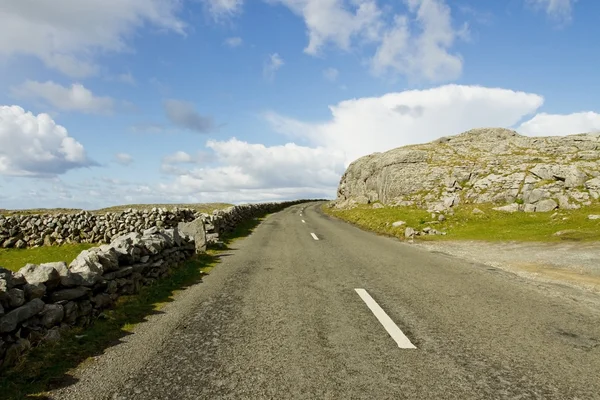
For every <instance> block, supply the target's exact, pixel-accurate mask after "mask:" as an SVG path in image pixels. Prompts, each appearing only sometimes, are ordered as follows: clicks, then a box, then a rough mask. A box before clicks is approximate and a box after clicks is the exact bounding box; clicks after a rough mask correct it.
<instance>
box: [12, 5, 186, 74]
mask: <svg viewBox="0 0 600 400" xmlns="http://www.w3.org/2000/svg"><path fill="white" fill-rule="evenodd" d="M180 6H181V1H180V0H108V1H107V0H86V1H81V0H61V1H60V2H58V3H57V2H38V1H33V0H19V1H2V2H0V21H2V24H1V25H0V56H8V57H11V56H15V55H26V56H34V57H37V58H39V59H40V60H42V62H43V63H44V64H45V65H46V66H47V67H49V68H52V69H56V70H58V71H60V72H62V73H64V74H66V75H68V76H71V77H74V78H83V77H86V76H90V75H94V74H96V73H98V71H99V67H98V65H97V64H96V62H95V57H96V55H97V54H99V53H106V52H123V51H126V50H128V49H129V45H128V43H127V42H128V39H129V38H130V37H131V36H132V35H133V34H134V32H135V31H136V30H137V29H139V28H141V27H142V26H147V25H150V26H153V27H156V28H159V29H161V30H166V31H172V32H177V33H179V34H184V33H185V28H186V25H185V23H184V22H183V21H181V20H180V19H179V18H178V17H177V12H178V11H179V9H180Z"/></svg>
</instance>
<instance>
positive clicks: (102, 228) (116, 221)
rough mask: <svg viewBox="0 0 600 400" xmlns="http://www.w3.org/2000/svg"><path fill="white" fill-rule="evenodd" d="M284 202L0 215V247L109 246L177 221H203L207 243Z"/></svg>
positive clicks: (166, 226) (174, 223)
mask: <svg viewBox="0 0 600 400" xmlns="http://www.w3.org/2000/svg"><path fill="white" fill-rule="evenodd" d="M281 204H290V202H286V203H261V204H245V205H239V206H232V207H229V208H227V209H225V210H216V211H214V212H213V214H204V213H200V212H197V211H195V210H192V209H179V208H175V209H173V210H167V209H166V208H152V209H149V210H136V209H128V210H125V211H122V212H111V213H105V214H92V213H90V212H89V211H81V212H79V213H76V214H55V215H50V214H42V215H38V214H36V215H12V216H3V215H0V247H3V248H11V247H16V248H27V247H36V246H50V245H60V244H63V243H110V241H111V240H112V238H115V237H117V236H120V235H124V234H127V233H131V232H137V233H142V232H143V231H144V230H146V229H150V228H152V227H158V228H165V229H169V228H174V227H176V226H177V225H178V224H179V223H180V222H190V221H193V220H195V219H196V218H202V219H203V220H204V221H205V223H206V224H207V227H208V229H207V232H208V234H209V235H208V239H209V241H215V240H217V238H218V235H219V233H222V232H227V231H228V230H231V229H232V226H235V224H236V223H237V222H238V221H239V220H241V219H244V218H247V217H252V216H253V215H257V214H259V213H263V212H265V211H266V212H269V211H271V210H276V209H277V208H278V207H280V206H281Z"/></svg>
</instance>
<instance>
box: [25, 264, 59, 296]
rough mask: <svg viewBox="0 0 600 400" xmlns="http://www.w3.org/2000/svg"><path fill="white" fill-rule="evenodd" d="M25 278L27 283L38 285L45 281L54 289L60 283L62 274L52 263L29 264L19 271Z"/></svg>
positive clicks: (48, 286) (50, 288)
mask: <svg viewBox="0 0 600 400" xmlns="http://www.w3.org/2000/svg"><path fill="white" fill-rule="evenodd" d="M17 275H21V276H23V277H24V278H25V280H26V281H27V283H29V284H32V285H36V284H38V283H43V284H44V285H46V288H48V289H49V290H52V289H54V288H55V287H56V286H58V284H59V283H60V274H59V273H58V271H57V270H56V269H55V268H54V266H53V265H52V264H50V263H48V264H41V265H36V264H27V265H25V266H24V267H23V268H21V269H20V270H19V272H17Z"/></svg>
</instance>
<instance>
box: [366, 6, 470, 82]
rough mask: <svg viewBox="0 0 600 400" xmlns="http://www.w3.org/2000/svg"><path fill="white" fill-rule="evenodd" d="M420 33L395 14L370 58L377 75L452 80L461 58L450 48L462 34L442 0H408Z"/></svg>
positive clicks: (459, 72)
mask: <svg viewBox="0 0 600 400" xmlns="http://www.w3.org/2000/svg"><path fill="white" fill-rule="evenodd" d="M408 5H409V10H410V12H411V13H413V14H415V18H416V21H417V25H418V26H419V32H420V33H414V32H413V30H411V27H410V23H409V19H408V17H407V16H400V15H397V16H396V17H395V19H394V24H393V26H392V27H391V28H390V29H388V30H386V31H385V33H384V34H383V38H382V40H381V44H380V46H379V48H378V49H377V52H376V53H375V56H374V57H373V59H372V69H373V72H374V73H375V74H376V75H384V74H386V73H392V74H401V75H404V76H407V77H409V78H410V79H425V80H427V81H430V82H441V81H448V80H454V79H456V78H458V77H459V76H460V74H461V72H462V64H463V62H462V58H461V57H460V55H458V54H452V53H451V52H450V51H449V49H450V48H451V47H452V45H453V44H454V41H455V40H456V38H457V37H458V36H460V35H462V34H464V32H466V31H465V28H463V30H462V31H460V30H456V29H455V28H454V27H453V26H452V18H451V15H450V7H448V5H446V4H445V3H444V2H443V1H442V0H408Z"/></svg>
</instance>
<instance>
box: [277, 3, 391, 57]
mask: <svg viewBox="0 0 600 400" xmlns="http://www.w3.org/2000/svg"><path fill="white" fill-rule="evenodd" d="M269 2H270V3H281V4H283V5H285V6H286V7H288V8H290V9H291V10H292V11H293V12H294V13H296V14H297V15H300V16H301V17H302V18H303V19H304V23H305V24H306V29H307V34H308V45H307V46H306V48H305V49H304V51H305V52H306V53H307V54H311V55H317V54H319V53H320V52H321V50H322V48H323V47H324V46H325V45H327V44H333V45H335V46H337V47H339V48H341V49H343V50H350V48H351V44H352V40H353V39H362V40H367V41H370V40H374V39H376V38H377V37H378V35H379V30H380V28H381V20H380V19H381V11H380V10H379V9H378V8H377V4H376V2H375V1H374V0H353V1H352V2H351V4H350V5H348V4H346V1H345V0H270V1H269Z"/></svg>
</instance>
